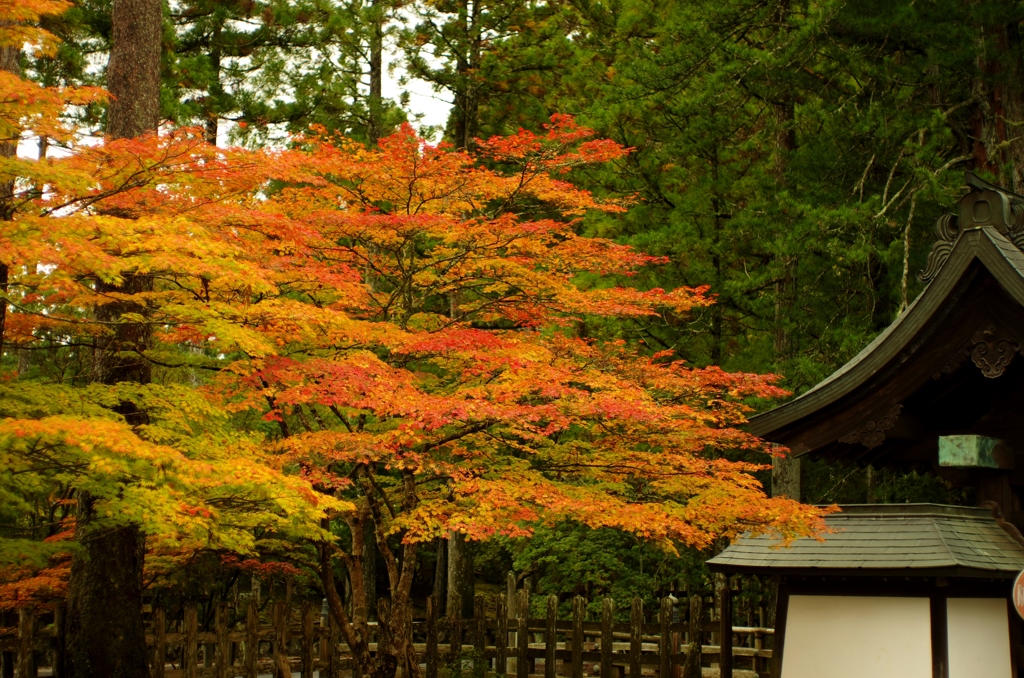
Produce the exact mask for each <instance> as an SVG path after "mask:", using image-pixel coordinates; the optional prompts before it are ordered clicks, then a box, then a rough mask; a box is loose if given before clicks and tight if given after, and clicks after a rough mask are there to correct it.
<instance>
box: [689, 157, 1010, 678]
mask: <svg viewBox="0 0 1024 678" xmlns="http://www.w3.org/2000/svg"><path fill="white" fill-rule="evenodd" d="M967 184H968V188H969V191H968V192H967V194H966V195H965V196H964V197H963V198H962V199H961V200H960V204H959V209H958V213H957V214H947V215H944V216H942V217H940V219H939V220H938V222H937V224H936V231H937V234H938V240H937V242H936V243H935V244H934V245H933V247H932V250H931V253H930V254H929V257H928V263H927V268H926V270H925V271H924V272H923V274H922V280H923V281H924V282H926V283H927V285H926V287H925V289H924V291H923V292H922V293H921V295H920V296H919V297H918V298H917V299H916V300H915V301H914V302H913V303H912V304H911V305H910V306H909V308H907V309H906V311H904V312H903V313H902V314H901V315H900V316H899V317H898V318H897V319H896V321H895V322H893V324H892V325H890V326H889V327H888V328H887V329H886V330H885V331H884V332H882V333H881V334H880V335H879V336H878V337H877V338H876V339H875V340H874V341H872V342H871V343H870V344H869V345H868V346H867V347H866V348H865V349H864V350H863V351H861V352H860V353H859V354H858V355H857V356H856V357H855V358H853V359H852V360H851V361H850V362H849V363H847V364H846V365H844V366H843V367H841V368H840V369H839V370H837V371H836V372H835V373H834V374H833V375H831V376H830V377H828V378H827V379H825V380H824V381H823V382H821V383H820V384H818V385H817V386H815V387H814V388H813V389H811V390H810V391H808V392H807V393H804V394H803V395H801V396H800V397H798V398H795V399H794V400H792V401H790V402H788V403H786V404H784V405H782V406H780V407H778V408H776V409H774V410H771V411H769V412H766V413H764V414H761V415H759V416H757V417H754V418H753V419H752V420H751V423H750V429H751V430H752V431H753V432H754V433H755V434H757V435H759V436H761V437H763V438H764V439H766V440H769V441H771V442H773V443H777V444H780V445H784V446H786V447H788V448H789V449H790V451H791V455H792V457H793V458H794V459H801V458H811V459H820V460H827V461H830V462H835V463H839V464H843V465H854V464H855V465H868V464H870V465H872V466H874V467H876V468H891V469H898V470H903V471H918V472H922V473H931V474H935V475H938V476H939V477H941V478H944V479H945V480H947V481H948V482H949V483H950V484H951V485H953V486H954V487H958V488H969V489H970V490H972V492H971V494H973V496H974V498H975V502H976V504H977V505H978V507H979V508H967V507H953V506H941V505H933V504H909V505H908V504H903V505H865V506H846V507H843V511H842V512H841V513H838V514H834V515H832V516H829V517H828V519H827V523H828V525H829V527H830V528H832V529H833V532H832V533H830V534H828V535H825V539H824V541H816V540H813V539H802V540H797V541H796V542H795V543H794V544H793V545H792V546H790V547H788V548H787V547H779V546H778V545H777V544H776V543H775V541H774V540H772V539H769V538H767V537H758V538H742V539H740V540H739V541H738V542H737V543H735V544H733V545H732V546H730V547H729V548H728V549H726V550H725V551H723V552H722V553H721V554H720V555H719V556H717V557H715V558H714V559H712V560H711V561H709V566H710V567H711V568H712V570H714V571H718V572H724V573H727V574H734V573H744V574H757V575H769V576H774V577H777V580H778V582H779V597H778V607H777V612H776V640H775V651H774V656H773V670H772V675H773V676H774V677H778V678H861V677H866V676H871V677H872V678H884V677H889V676H892V677H893V678H895V677H897V676H898V677H899V678H917V677H920V678H976V677H981V676H984V677H986V678H996V677H999V678H1002V677H1006V678H1010V677H1016V676H1024V657H1020V656H1019V655H1020V653H1021V649H1022V647H1024V627H1022V622H1021V619H1020V617H1019V616H1018V614H1017V613H1016V611H1015V610H1014V608H1013V600H1012V598H1011V591H1012V589H1013V581H1014V579H1015V578H1016V576H1017V574H1018V573H1020V572H1021V571H1022V570H1024V537H1022V536H1021V532H1020V528H1024V511H1022V505H1024V357H1018V353H1020V352H1021V350H1022V349H1024V197H1022V196H1018V195H1016V194H1013V193H1010V192H1008V191H1005V190H1003V189H1000V188H998V187H996V186H992V185H990V184H988V183H986V182H984V181H983V180H981V179H979V178H978V177H977V176H975V175H973V174H971V173H968V174H967Z"/></svg>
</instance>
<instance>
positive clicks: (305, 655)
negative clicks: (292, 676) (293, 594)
mask: <svg viewBox="0 0 1024 678" xmlns="http://www.w3.org/2000/svg"><path fill="white" fill-rule="evenodd" d="M302 678H313V604H312V603H311V602H309V601H308V600H304V601H302Z"/></svg>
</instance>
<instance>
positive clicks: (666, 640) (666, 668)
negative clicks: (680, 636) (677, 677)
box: [658, 596, 672, 678]
mask: <svg viewBox="0 0 1024 678" xmlns="http://www.w3.org/2000/svg"><path fill="white" fill-rule="evenodd" d="M659 620H660V621H661V637H660V638H659V639H658V671H659V673H658V675H659V678H672V599H671V598H669V597H668V596H666V597H664V598H662V599H661V616H660V618H659Z"/></svg>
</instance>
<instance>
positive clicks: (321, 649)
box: [317, 598, 334, 678]
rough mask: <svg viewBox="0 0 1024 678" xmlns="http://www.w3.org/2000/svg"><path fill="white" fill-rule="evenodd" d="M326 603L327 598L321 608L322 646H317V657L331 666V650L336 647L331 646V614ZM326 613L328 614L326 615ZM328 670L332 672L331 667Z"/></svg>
mask: <svg viewBox="0 0 1024 678" xmlns="http://www.w3.org/2000/svg"><path fill="white" fill-rule="evenodd" d="M326 603H327V599H326V598H325V599H324V604H323V605H322V606H321V608H320V644H319V645H318V646H317V656H318V657H319V658H320V662H321V663H323V664H327V665H329V664H330V661H331V656H330V653H331V650H330V648H332V647H334V645H332V644H331V613H330V611H329V610H328V609H327V605H326ZM325 612H326V613H327V614H324V613H325ZM327 670H328V672H329V671H330V667H329V666H327ZM331 678H333V676H332V677H331Z"/></svg>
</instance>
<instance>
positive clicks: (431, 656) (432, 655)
mask: <svg viewBox="0 0 1024 678" xmlns="http://www.w3.org/2000/svg"><path fill="white" fill-rule="evenodd" d="M426 655H427V678H437V599H436V598H434V596H427V652H426Z"/></svg>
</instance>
